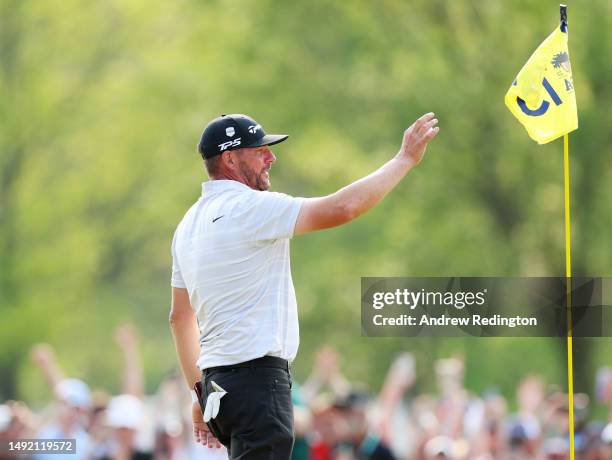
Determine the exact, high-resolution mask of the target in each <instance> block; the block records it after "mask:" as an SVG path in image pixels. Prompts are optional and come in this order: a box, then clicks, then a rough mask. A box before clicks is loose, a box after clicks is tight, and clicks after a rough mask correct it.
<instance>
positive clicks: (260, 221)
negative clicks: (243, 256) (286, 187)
mask: <svg viewBox="0 0 612 460" xmlns="http://www.w3.org/2000/svg"><path fill="white" fill-rule="evenodd" d="M303 201H304V199H303V198H296V197H292V196H290V195H286V194H284V193H277V192H255V193H254V196H253V197H252V199H251V200H248V203H245V206H244V207H243V211H244V213H243V215H242V216H241V221H242V223H243V225H244V226H245V227H246V228H247V229H248V230H249V232H252V234H253V238H254V240H255V241H261V240H276V239H280V238H291V237H292V236H293V232H294V230H295V224H296V222H297V218H298V215H299V214H300V209H301V207H302V203H303Z"/></svg>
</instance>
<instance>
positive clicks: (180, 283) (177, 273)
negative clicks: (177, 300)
mask: <svg viewBox="0 0 612 460" xmlns="http://www.w3.org/2000/svg"><path fill="white" fill-rule="evenodd" d="M176 233H177V232H175V233H174V237H173V238H172V279H171V281H170V285H171V286H172V287H175V288H186V287H187V285H186V284H185V280H184V279H183V275H182V273H181V269H180V267H179V263H178V257H177V253H176Z"/></svg>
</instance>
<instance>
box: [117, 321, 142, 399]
mask: <svg viewBox="0 0 612 460" xmlns="http://www.w3.org/2000/svg"><path fill="white" fill-rule="evenodd" d="M115 341H116V342H117V345H119V347H120V348H121V353H122V355H123V375H122V380H121V392H122V393H125V394H131V395H134V396H136V397H138V398H142V397H144V382H143V381H144V377H143V375H144V371H143V369H142V363H141V360H140V354H139V353H138V335H137V333H136V329H135V328H134V325H133V324H131V323H125V324H122V325H121V326H119V327H118V328H117V330H116V331H115Z"/></svg>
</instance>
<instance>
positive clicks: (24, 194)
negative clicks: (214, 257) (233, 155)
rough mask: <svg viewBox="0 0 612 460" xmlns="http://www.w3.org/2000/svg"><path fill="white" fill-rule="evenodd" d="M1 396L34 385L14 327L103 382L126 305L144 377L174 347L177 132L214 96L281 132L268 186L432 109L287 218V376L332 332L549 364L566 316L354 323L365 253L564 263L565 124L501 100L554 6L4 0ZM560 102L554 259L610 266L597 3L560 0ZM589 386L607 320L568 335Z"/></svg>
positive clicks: (508, 368) (468, 265)
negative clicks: (550, 327) (413, 165)
mask: <svg viewBox="0 0 612 460" xmlns="http://www.w3.org/2000/svg"><path fill="white" fill-rule="evenodd" d="M0 21H1V23H0V53H1V65H0V93H1V95H2V97H1V98H0V114H1V117H2V118H1V119H2V123H0V251H1V252H0V256H1V260H0V295H1V297H0V373H1V375H2V377H1V379H0V399H3V398H7V397H20V398H26V399H28V400H34V401H36V400H37V398H40V394H41V393H40V390H41V387H42V386H41V382H40V378H41V377H40V375H39V374H38V373H37V371H36V370H34V369H33V367H32V365H31V364H30V362H29V359H28V351H29V347H30V346H31V344H33V343H35V342H40V341H48V342H50V343H52V344H53V345H54V346H55V347H56V348H57V349H58V351H59V354H60V357H61V361H62V363H63V364H64V365H65V366H66V368H67V369H68V370H69V371H70V373H72V374H74V375H78V376H81V377H85V378H86V379H87V380H88V381H91V382H95V385H99V386H106V387H108V388H110V389H116V388H117V386H118V376H117V374H118V372H119V362H118V356H117V355H118V351H117V350H116V347H114V346H113V343H112V330H113V328H114V326H115V325H117V324H118V323H119V322H121V321H123V320H126V319H131V320H133V321H135V322H136V323H137V325H138V327H139V329H140V332H141V335H142V337H143V345H142V347H143V353H144V359H145V365H146V372H147V385H148V387H149V390H150V391H153V390H154V389H155V388H156V386H157V383H158V382H159V381H160V380H161V378H162V377H163V376H164V374H165V373H166V372H167V371H168V370H169V369H171V368H173V367H175V366H176V359H175V356H174V349H173V346H172V341H171V336H170V333H169V328H168V324H167V317H168V310H169V267H170V251H169V246H170V241H171V237H172V233H173V231H174V228H175V226H176V224H177V222H178V221H179V220H180V218H181V216H182V215H183V213H184V212H185V210H186V209H187V208H188V207H189V206H190V204H191V203H192V202H193V201H195V199H196V198H197V196H198V195H199V193H200V185H199V184H200V182H201V181H203V180H204V179H205V173H204V170H203V167H202V163H201V160H200V159H199V157H198V156H197V154H196V153H195V144H196V142H197V140H198V137H199V135H200V132H201V129H202V127H203V125H204V124H205V122H206V121H207V120H209V119H211V118H213V117H215V116H217V115H218V114H220V113H231V112H243V113H249V114H251V115H252V116H254V117H255V118H256V119H257V120H260V121H261V122H262V123H263V124H264V126H265V127H266V128H267V129H268V130H269V131H278V132H288V133H290V134H291V138H290V140H289V141H288V142H286V143H284V144H282V145H280V146H278V147H277V148H276V149H275V152H276V153H277V156H278V162H277V164H276V165H275V167H274V169H273V175H272V179H273V188H274V189H275V190H280V191H284V192H287V193H291V194H293V195H300V196H316V195H321V194H326V193H330V192H333V191H334V190H336V189H337V188H339V187H341V186H343V185H345V184H347V183H348V182H349V181H352V180H354V179H356V178H358V177H360V176H362V175H364V174H366V173H369V172H370V171H372V170H373V169H374V168H375V167H377V166H378V165H380V164H382V163H383V162H384V161H385V160H386V159H388V158H390V156H391V155H393V154H394V153H395V152H396V150H397V148H398V146H399V141H400V139H401V133H402V131H403V129H404V128H405V127H407V126H408V125H409V124H410V123H411V122H412V121H413V120H414V119H415V118H416V117H418V116H419V115H420V114H422V113H424V112H426V111H435V112H436V114H437V115H438V117H439V119H440V125H441V128H442V130H441V133H440V135H439V136H438V138H437V139H436V140H435V142H434V143H433V144H432V145H431V147H430V148H429V150H428V154H427V156H426V158H425V160H424V161H423V163H422V164H421V165H420V166H419V167H418V168H417V169H416V170H415V171H414V172H412V173H411V174H410V175H409V176H408V177H407V178H406V180H405V181H404V182H403V183H402V184H401V185H400V186H399V187H398V189H397V190H396V191H395V192H394V193H392V194H391V195H390V196H389V197H388V199H386V200H385V201H384V203H383V204H382V205H381V206H380V207H378V208H377V209H375V210H373V211H372V212H370V213H369V214H368V215H367V216H365V217H364V218H361V219H360V220H358V221H356V222H354V223H351V224H350V225H348V226H347V227H344V228H341V229H336V230H331V231H326V232H322V233H320V234H313V235H308V236H304V237H300V238H296V239H295V240H294V241H293V243H292V252H293V254H292V262H293V274H294V282H295V285H296V289H297V294H298V302H299V305H300V319H301V331H302V344H301V349H300V354H299V356H298V359H297V360H296V362H295V371H296V375H297V377H298V380H299V379H303V378H304V377H305V376H306V375H307V373H308V371H309V369H310V366H311V363H312V354H313V352H314V350H316V348H317V347H318V346H320V345H321V344H323V343H332V344H335V345H336V346H337V347H339V348H340V351H341V352H342V354H343V355H344V356H345V361H344V369H345V372H346V373H347V374H348V376H349V377H351V378H352V379H355V380H360V381H365V382H368V383H369V384H370V385H372V386H373V387H374V388H376V387H377V386H378V385H379V384H380V383H381V381H382V379H383V376H384V372H385V371H386V368H387V366H388V364H389V362H390V360H391V358H392V356H393V355H395V354H396V353H397V352H399V351H400V350H410V351H413V352H414V353H415V354H416V356H417V360H418V370H419V380H418V388H419V389H421V390H431V389H433V387H434V375H433V367H432V363H433V361H434V360H435V359H436V358H438V357H447V356H449V355H452V354H460V355H463V356H465V358H466V365H467V385H468V387H469V388H470V389H472V390H473V391H478V392H480V391H484V390H485V389H488V388H491V387H495V388H498V389H500V390H501V391H503V392H504V393H505V394H506V395H507V396H508V397H510V398H512V397H513V392H514V387H515V385H516V383H517V381H518V380H519V379H520V377H521V376H522V375H524V374H526V373H530V372H538V373H541V374H543V375H544V376H545V377H546V378H547V380H548V381H549V382H552V383H557V384H559V385H560V386H561V387H566V380H565V372H566V367H565V359H566V356H565V340H564V339H504V338H498V339H475V338H471V339H431V340H428V339H418V340H417V339H413V340H408V339H373V338H362V337H360V328H359V286H360V284H359V283H360V277H361V276H430V275H431V276H434V275H435V276H451V275H461V276H547V275H551V276H554V275H559V276H562V275H563V274H564V234H563V188H562V186H563V184H562V178H563V176H562V147H561V142H560V141H557V142H553V143H551V144H548V145H545V146H541V147H539V146H537V145H536V144H535V143H533V142H532V141H531V140H530V139H529V138H528V136H527V135H526V133H525V132H524V130H523V129H522V128H521V127H520V125H518V123H517V122H516V121H515V120H514V119H513V118H512V116H511V115H510V113H509V112H508V111H507V110H506V108H505V107H504V105H503V95H504V93H505V91H506V89H507V87H508V85H509V84H510V83H511V81H512V78H513V77H514V76H515V75H516V73H517V71H518V70H519V69H520V67H521V66H522V65H523V63H524V62H525V60H526V59H527V57H528V56H529V55H530V54H531V52H532V51H533V50H534V49H535V48H536V46H537V45H538V44H539V43H540V42H541V41H542V40H543V39H544V38H545V37H546V36H547V35H548V34H549V33H550V31H551V30H552V28H553V27H554V26H555V25H556V24H557V21H558V3H556V2H553V1H550V0H547V1H542V2H535V1H527V0H515V1H511V2H510V1H501V0H488V1H487V2H477V1H467V0H462V1H455V2H450V1H442V0H427V1H426V0H420V1H413V2H405V1H400V0H381V1H379V2H366V1H359V0H354V1H350V2H340V1H332V0H313V1H309V2H277V1H273V0H259V1H257V2H255V1H248V0H245V1H223V0H210V1H205V2H204V1H199V0H175V1H172V2H155V3H153V4H152V3H151V2H146V1H144V0H108V1H105V2H88V3H87V4H85V3H84V2H81V1H78V0H62V1H59V0H46V1H44V2H43V1H37V0H0ZM569 22H570V51H571V57H572V67H573V73H574V81H575V87H576V92H577V98H578V106H579V110H580V115H579V116H580V129H579V130H578V131H577V132H575V133H573V134H572V135H571V138H570V139H571V172H572V205H573V207H572V212H573V214H572V236H573V242H572V244H573V254H572V257H573V272H574V274H575V275H596V276H606V275H608V276H610V275H612V257H610V254H611V253H612V248H611V245H612V240H611V239H610V231H609V229H610V202H611V201H612V190H611V189H610V183H612V168H611V166H612V155H611V153H612V152H611V150H612V147H611V146H612V142H611V136H612V131H611V130H610V129H609V127H610V116H609V115H610V111H609V107H610V105H611V103H612V98H611V94H610V91H611V89H610V84H609V83H610V77H609V76H610V74H611V71H612V62H611V61H610V60H609V59H607V58H606V57H607V56H610V55H611V54H612V49H611V47H612V40H611V39H610V30H612V4H611V3H610V2H609V1H607V0H592V1H589V2H586V3H585V2H581V3H580V2H570V3H569ZM575 342H576V343H575V356H574V359H575V363H576V369H575V376H576V390H577V391H586V392H589V393H592V391H593V386H594V373H595V370H596V368H597V367H598V366H600V365H603V364H608V365H609V364H611V361H612V360H611V358H610V355H609V349H610V345H611V343H612V342H611V339H609V338H604V339H581V340H578V339H577V340H576V341H575Z"/></svg>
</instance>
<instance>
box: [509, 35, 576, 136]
mask: <svg viewBox="0 0 612 460" xmlns="http://www.w3.org/2000/svg"><path fill="white" fill-rule="evenodd" d="M505 102H506V106H507V107H508V109H510V112H512V114H513V115H514V116H515V117H516V118H517V119H518V121H520V122H521V123H522V124H523V126H524V127H525V129H526V130H527V132H528V133H529V136H530V137H531V138H532V139H533V140H534V141H536V142H537V143H538V144H546V143H547V142H550V141H552V140H554V139H557V138H558V137H561V136H563V135H564V134H567V133H569V132H570V131H574V130H575V129H577V128H578V114H577V110H576V96H575V94H574V81H573V80H572V68H571V66H570V60H569V52H568V49H567V27H566V26H565V24H562V25H561V27H557V28H555V30H554V31H553V33H552V34H550V35H549V36H548V38H547V39H546V40H544V42H542V44H541V45H540V46H539V47H538V49H537V50H535V52H534V53H533V54H532V55H531V57H530V58H529V60H528V61H527V63H526V64H525V65H524V66H523V68H522V69H521V71H520V72H519V74H518V75H517V76H516V79H515V80H514V82H513V83H512V85H511V86H510V89H509V90H508V92H507V93H506V98H505Z"/></svg>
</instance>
